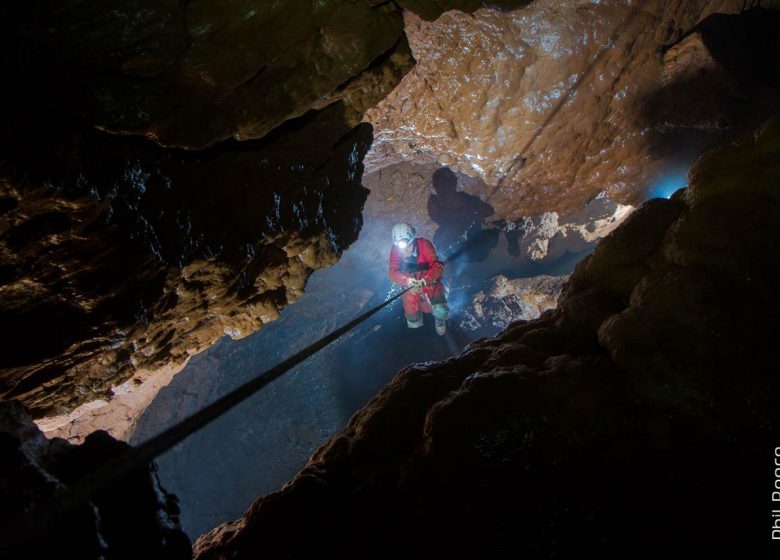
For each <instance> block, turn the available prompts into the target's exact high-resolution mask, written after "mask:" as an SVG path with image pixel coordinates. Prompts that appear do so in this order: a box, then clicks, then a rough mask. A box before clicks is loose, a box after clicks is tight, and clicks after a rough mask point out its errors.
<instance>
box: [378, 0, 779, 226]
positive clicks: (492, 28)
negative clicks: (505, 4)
mask: <svg viewBox="0 0 780 560" xmlns="http://www.w3.org/2000/svg"><path fill="white" fill-rule="evenodd" d="M757 6H763V7H765V8H778V7H780V4H779V3H778V2H776V1H774V0H772V1H767V2H758V1H752V2H743V1H742V0H739V1H737V0H734V1H729V0H723V1H718V2H712V1H708V0H706V1H705V0H677V1H671V2H670V1H662V0H647V1H643V2H631V3H628V2H625V1H624V0H609V1H605V2H590V1H582V2H561V1H559V0H537V1H536V2H534V3H532V4H531V5H529V6H526V7H524V8H522V9H519V10H515V11H505V12H501V11H495V10H490V9H481V10H478V11H476V12H475V13H474V14H473V15H469V14H464V13H461V12H457V11H452V12H447V13H445V14H443V15H442V16H441V17H439V18H438V19H437V20H435V21H426V20H423V19H421V18H419V17H417V16H416V15H415V14H413V13H409V12H407V13H406V14H405V15H404V17H405V21H406V34H407V36H408V39H409V44H410V46H411V49H412V52H413V54H414V57H415V59H416V60H417V61H418V63H417V64H416V65H415V67H414V69H413V70H412V71H411V72H409V73H408V74H407V75H406V76H405V77H404V78H403V80H402V82H401V84H399V86H398V87H397V88H396V89H395V90H394V91H393V92H392V93H391V94H390V95H389V96H388V97H387V98H386V99H384V100H383V101H382V102H381V103H379V104H378V105H377V106H376V107H375V108H373V109H371V110H369V111H368V112H367V113H366V117H365V120H366V121H367V122H370V123H371V124H372V125H373V126H374V136H375V140H374V143H373V144H372V146H371V150H370V151H369V153H368V155H367V157H366V162H365V163H366V170H367V172H368V173H373V172H374V171H376V170H378V169H380V168H384V167H386V166H388V165H392V164H395V163H398V162H400V161H412V162H417V163H431V162H435V163H438V164H440V165H447V166H449V167H451V168H452V169H454V170H457V171H460V172H462V173H464V174H467V175H471V176H474V177H479V178H480V179H482V180H483V181H484V183H485V184H486V185H487V186H488V188H487V189H484V190H475V191H472V194H478V195H479V196H481V197H482V198H483V200H485V201H486V202H489V203H490V204H491V205H492V206H493V207H494V208H495V210H496V216H495V217H496V219H499V218H500V219H505V220H507V221H509V222H515V221H521V220H522V218H523V217H527V216H534V215H539V214H542V213H544V212H553V211H554V212H557V213H559V214H561V215H565V214H570V213H573V212H576V211H577V210H578V209H579V208H581V207H582V205H584V204H585V203H586V202H587V201H588V200H589V199H590V198H591V197H593V196H595V195H596V194H597V193H599V192H601V191H604V192H605V193H606V194H607V195H608V196H609V197H610V198H612V199H613V200H615V201H616V202H618V203H620V204H623V205H632V206H636V205H637V204H638V203H639V202H642V201H643V200H645V199H646V198H647V195H648V191H649V190H650V189H651V188H652V186H653V185H654V184H658V183H661V182H664V181H670V180H676V181H678V183H679V184H678V185H677V186H678V187H680V186H683V185H684V176H685V170H687V168H688V167H689V166H690V164H691V163H692V162H693V161H694V159H695V158H696V157H697V156H698V155H699V154H700V153H701V152H702V151H703V150H704V149H706V148H707V147H708V146H712V145H715V144H716V143H718V142H721V141H723V140H724V139H727V138H733V137H735V135H739V134H742V133H745V132H747V131H750V130H752V128H753V127H754V126H757V125H758V124H759V123H760V122H761V121H763V120H764V119H765V118H766V117H767V116H768V115H771V114H772V112H773V110H774V109H773V108H774V107H775V106H776V105H777V101H778V91H779V90H778V83H777V71H776V70H777V69H776V60H777V52H778V46H777V45H778V41H777V25H776V18H777V15H776V13H774V12H762V11H760V10H754V11H752V13H751V12H747V13H742V15H737V14H740V13H741V12H744V11H745V10H748V9H749V8H751V7H757ZM724 16H727V17H724ZM713 20H715V21H713ZM747 29H751V31H747V32H746V30H747ZM691 34H693V35H695V36H696V37H695V38H694V40H695V41H698V44H699V46H700V49H699V55H698V56H687V55H682V54H681V53H680V50H686V48H685V46H684V45H680V46H677V47H675V45H676V44H677V43H678V42H680V41H681V40H682V41H683V42H685V41H691V38H690V35H691ZM675 49H676V50H675ZM688 50H689V51H690V49H688ZM737 61H739V62H737Z"/></svg>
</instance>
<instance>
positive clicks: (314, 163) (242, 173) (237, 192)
mask: <svg viewBox="0 0 780 560" xmlns="http://www.w3.org/2000/svg"><path fill="white" fill-rule="evenodd" d="M370 139H371V137H370V132H369V131H368V130H367V127H366V126H365V125H362V126H361V127H359V128H358V129H356V130H355V131H354V132H349V128H348V127H347V126H346V125H345V123H344V119H343V109H342V107H341V104H336V105H332V106H330V107H329V108H328V109H326V110H323V111H321V112H318V113H314V114H312V115H310V116H309V117H307V119H305V120H304V121H303V122H298V123H295V126H290V128H289V129H288V130H287V131H285V132H279V133H278V134H277V135H275V136H274V137H273V138H269V139H267V140H263V141H256V142H252V143H249V142H248V143H244V144H242V145H233V146H223V147H218V148H214V149H212V150H209V151H205V152H200V153H197V154H188V153H172V152H170V151H166V150H162V149H160V148H157V147H155V146H154V145H153V144H151V143H148V142H141V141H137V140H130V139H125V138H121V137H106V136H105V135H104V134H101V133H97V132H81V133H65V134H62V133H61V135H60V136H57V135H56V133H52V135H51V136H47V137H45V138H36V137H32V138H30V143H31V144H35V143H36V142H37V141H38V140H40V142H39V143H37V144H36V145H37V147H38V149H40V152H37V153H36V152H35V150H34V149H33V147H32V146H30V145H27V144H26V143H25V142H18V141H17V142H16V143H15V144H11V143H10V142H7V143H5V146H4V147H5V153H6V155H7V156H8V160H7V162H6V165H5V166H4V167H3V168H2V170H1V171H2V173H3V179H2V181H0V188H1V189H2V200H3V201H4V206H5V208H4V210H5V211H4V213H3V214H2V216H0V232H2V234H0V255H1V256H2V264H3V267H2V271H3V273H2V277H0V294H2V304H0V324H2V325H3V330H4V332H6V334H5V341H4V342H5V343H6V344H7V348H8V351H6V352H4V354H3V358H2V361H1V362H2V363H0V371H1V372H2V375H1V376H0V395H3V396H4V397H5V398H19V399H21V400H23V402H24V403H25V404H26V406H28V408H29V409H30V411H31V413H32V414H33V415H34V416H35V417H41V416H53V415H57V414H67V413H69V412H70V411H72V410H73V409H74V408H75V407H77V406H78V405H80V404H83V403H85V402H88V401H93V400H104V401H106V400H109V399H110V398H111V396H112V391H115V390H117V389H113V388H117V387H118V386H119V385H121V384H122V383H124V382H126V381H128V380H130V379H131V378H132V377H133V374H134V372H135V371H136V370H140V369H143V370H147V371H148V370H152V371H153V370H156V369H159V368H163V367H165V366H171V365H175V364H182V363H183V362H184V361H185V360H186V359H187V358H188V357H189V356H190V355H192V354H193V353H196V352H198V351H200V350H202V349H204V348H205V347H207V346H208V345H210V344H212V343H213V342H215V341H216V340H217V339H218V338H220V337H222V336H225V335H229V336H232V337H234V338H238V337H242V336H246V335H247V334H249V333H251V332H253V331H255V330H257V329H258V328H260V326H261V325H263V324H264V323H267V322H269V321H272V320H274V319H275V318H276V317H277V316H278V313H279V309H280V308H281V307H283V306H284V305H286V304H287V303H288V302H290V301H294V300H295V299H296V298H297V297H298V295H299V294H300V293H301V291H302V290H303V286H304V284H305V282H306V278H307V277H308V275H309V274H311V272H312V271H313V270H314V269H316V268H320V267H323V266H328V265H329V264H332V263H333V262H335V260H336V259H337V257H338V254H339V253H340V251H341V250H343V248H344V247H346V246H348V245H349V244H350V243H351V242H352V241H354V240H355V239H356V237H357V232H358V231H359V227H360V209H361V207H362V204H363V201H364V200H365V194H366V191H365V190H364V189H362V188H361V187H360V184H359V182H360V176H361V163H360V160H361V157H362V154H363V153H364V152H365V150H366V149H367V148H368V145H369V143H370ZM140 381H141V380H140V379H137V380H136V382H138V383H140Z"/></svg>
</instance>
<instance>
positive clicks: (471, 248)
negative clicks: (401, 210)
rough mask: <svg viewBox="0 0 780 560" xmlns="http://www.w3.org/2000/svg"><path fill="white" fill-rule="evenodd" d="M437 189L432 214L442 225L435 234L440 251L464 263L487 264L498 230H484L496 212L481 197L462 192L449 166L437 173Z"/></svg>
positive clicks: (431, 216)
mask: <svg viewBox="0 0 780 560" xmlns="http://www.w3.org/2000/svg"><path fill="white" fill-rule="evenodd" d="M433 188H434V190H435V191H436V194H432V195H431V196H430V198H429V199H428V215H429V216H430V218H431V219H432V220H433V221H434V222H436V224H438V226H439V227H438V229H437V230H436V233H434V235H433V243H434V245H436V248H437V250H438V251H439V252H440V253H441V254H443V255H445V256H449V257H451V258H453V259H458V260H459V261H463V262H481V261H484V260H485V259H486V258H487V256H488V254H489V253H490V251H491V250H492V249H493V248H495V246H496V243H498V234H499V232H498V230H485V229H483V227H482V224H483V222H484V221H485V220H486V219H487V218H488V217H489V216H492V215H493V213H494V212H495V211H494V210H493V207H492V206H491V205H490V204H488V203H486V202H483V201H482V200H481V199H480V198H479V197H478V196H474V195H470V194H468V193H465V192H461V191H458V178H457V176H456V175H455V173H453V172H452V171H451V170H450V169H449V168H447V167H442V168H440V169H437V170H436V171H435V172H434V174H433ZM454 250H458V253H457V255H456V254H454V252H453V251H454Z"/></svg>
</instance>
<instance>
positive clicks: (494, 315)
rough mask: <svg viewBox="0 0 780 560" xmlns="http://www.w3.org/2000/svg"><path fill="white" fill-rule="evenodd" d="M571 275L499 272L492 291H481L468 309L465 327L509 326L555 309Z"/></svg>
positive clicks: (502, 327) (474, 328) (473, 328)
mask: <svg viewBox="0 0 780 560" xmlns="http://www.w3.org/2000/svg"><path fill="white" fill-rule="evenodd" d="M567 278H568V277H567V276H546V275H542V276H533V277H531V278H514V279H511V280H510V279H509V278H507V277H506V276H503V275H499V276H496V277H495V278H494V279H493V282H492V286H491V287H490V290H486V291H479V292H477V294H476V295H475V296H474V298H473V300H472V302H471V305H469V308H468V309H467V310H466V312H465V314H464V315H465V319H464V321H463V322H462V324H461V326H462V327H463V328H467V329H471V330H476V329H478V328H479V327H482V326H485V325H491V326H494V327H499V328H501V329H504V328H506V327H507V326H509V325H510V324H512V323H514V322H516V321H531V320H533V319H538V318H539V317H540V316H541V314H542V313H544V312H545V311H549V310H551V309H555V308H556V307H557V305H558V297H559V296H560V295H561V290H562V289H563V284H564V282H566V279H567Z"/></svg>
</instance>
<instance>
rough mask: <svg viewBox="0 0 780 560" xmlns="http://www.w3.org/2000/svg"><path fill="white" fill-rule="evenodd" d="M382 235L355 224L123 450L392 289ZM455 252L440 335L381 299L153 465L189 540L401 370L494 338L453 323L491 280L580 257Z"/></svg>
mask: <svg viewBox="0 0 780 560" xmlns="http://www.w3.org/2000/svg"><path fill="white" fill-rule="evenodd" d="M391 227H392V224H391V223H387V222H386V221H384V220H381V219H374V218H372V217H370V216H367V217H366V222H365V224H364V227H363V229H362V231H361V235H360V238H359V239H358V241H357V242H356V243H355V244H353V245H352V247H350V248H349V249H348V250H347V251H346V252H345V253H344V255H343V257H342V258H341V259H340V260H339V262H338V263H337V264H335V265H334V266H332V267H330V268H327V269H322V270H318V271H316V272H315V273H314V274H313V275H312V276H311V278H310V279H309V281H308V283H307V286H306V290H305V294H304V295H303V296H302V297H301V298H300V299H299V300H298V301H297V302H296V303H294V304H292V305H289V306H288V307H286V308H285V309H284V310H283V311H282V313H281V317H280V318H279V319H278V320H277V321H275V322H273V323H271V324H269V325H268V326H266V327H264V328H263V329H262V330H260V331H259V332H257V333H255V334H254V335H251V336H249V337H247V338H245V339H242V340H238V341H234V340H231V339H229V338H223V339H222V340H220V341H219V342H218V343H217V344H216V345H214V346H213V347H212V348H210V349H209V350H207V351H206V352H204V353H202V354H200V355H197V356H195V357H193V358H192V359H191V360H190V362H189V364H188V366H187V367H186V368H185V369H184V370H183V371H182V372H181V373H180V374H178V375H177V376H176V377H175V378H174V380H173V382H172V383H171V384H170V385H169V386H168V387H166V388H164V389H163V390H162V391H161V392H160V393H159V395H158V396H157V398H156V399H155V401H154V402H153V403H152V404H151V405H150V406H149V407H148V408H147V410H146V411H145V412H144V414H143V415H142V417H141V418H140V420H139V422H138V426H137V428H136V431H135V432H134V434H133V436H132V438H131V443H133V444H139V443H141V442H143V441H146V440H148V439H149V438H150V437H152V436H154V435H156V434H158V433H159V432H161V431H162V430H164V429H166V428H168V427H170V426H172V425H173V424H175V423H177V422H178V421H180V420H182V419H183V418H185V417H187V416H189V415H190V414H192V413H193V412H195V411H197V410H199V409H201V408H203V407H204V406H205V405H207V404H209V403H211V402H213V401H215V400H216V399H218V398H219V397H221V396H222V395H224V394H226V393H227V392H229V391H231V390H233V389H235V388H236V387H238V386H239V385H241V384H243V383H245V382H246V381H247V380H249V379H250V378H252V377H254V376H255V375H257V374H258V373H259V372H261V371H264V370H266V369H268V368H270V367H273V366H274V365H275V364H277V363H279V362H281V361H283V360H284V359H286V358H288V357H289V356H290V355H292V354H294V353H295V352H297V351H299V350H300V349H302V348H304V347H305V346H307V345H309V344H311V343H312V342H314V341H316V340H318V339H319V338H321V337H322V336H323V335H325V334H327V333H329V332H330V331H332V330H333V329H335V328H338V327H340V326H341V325H343V324H345V323H347V322H348V321H350V320H352V319H353V318H354V317H356V316H357V315H359V314H360V313H363V312H365V311H366V310H368V309H370V308H373V307H374V306H375V305H377V304H379V303H381V302H383V301H385V299H387V297H389V296H390V295H391V294H392V293H395V292H396V291H397V290H398V287H394V286H393V285H392V284H391V283H390V281H389V280H388V279H387V256H388V254H389V251H390V247H391V240H390V229H391ZM447 228H449V224H446V220H445V231H449V229H451V228H449V229H447ZM463 233H466V232H463ZM467 247H468V248H467V250H465V251H463V252H459V253H458V254H455V255H454V256H453V258H452V259H451V261H450V262H448V264H447V266H446V268H445V280H446V283H447V285H448V286H449V293H448V303H449V307H450V319H449V321H448V329H447V333H446V334H445V335H444V336H443V337H440V336H437V335H436V333H435V331H434V327H433V319H432V316H430V315H426V317H425V324H424V326H423V328H420V329H408V328H407V327H406V322H405V320H404V318H403V310H402V308H401V304H400V302H396V303H393V304H392V305H390V306H389V307H387V308H385V309H382V310H381V311H379V313H377V314H376V315H374V316H373V317H371V318H369V319H368V320H367V321H365V322H364V323H362V324H361V325H359V326H358V327H356V328H355V329H354V330H353V331H351V332H349V333H347V334H346V335H344V336H342V337H341V338H340V339H338V340H337V341H336V342H334V343H332V344H331V345H330V346H328V347H327V348H325V349H323V350H322V351H320V352H319V353H317V354H316V355H314V356H312V357H311V358H309V359H308V360H307V361H305V362H304V363H303V364H300V365H299V366H297V367H295V368H293V369H292V370H290V371H289V372H288V373H287V374H286V375H284V376H283V377H282V378H280V379H277V380H276V381H274V382H273V383H271V384H270V385H269V386H267V387H265V388H264V389H263V391H261V392H259V393H258V394H256V395H254V396H252V397H251V398H249V399H248V400H247V401H245V402H243V403H241V404H240V405H238V406H237V407H235V408H234V409H233V410H231V411H230V412H228V413H227V414H225V415H224V416H223V417H221V418H219V419H217V420H216V421H215V422H213V423H212V424H210V425H209V426H207V427H205V428H203V429H202V430H200V431H199V432H197V433H195V434H193V435H192V436H190V437H189V438H187V439H186V440H184V441H183V442H181V443H180V444H178V445H176V446H175V447H174V448H173V449H172V450H171V451H169V452H167V453H165V454H163V455H162V456H161V457H160V458H159V459H158V465H159V475H160V479H161V481H162V483H163V485H164V486H165V487H166V488H167V489H169V490H170V491H171V492H173V493H175V494H176V495H177V496H178V497H179V500H180V504H181V509H182V515H181V521H182V526H183V528H184V530H185V531H186V532H187V533H188V534H189V535H190V537H192V538H195V537H197V536H198V535H200V534H202V533H204V532H206V531H208V530H209V529H211V528H213V527H214V526H216V525H217V524H218V523H220V522H222V521H226V520H228V519H233V518H235V517H238V516H240V515H241V514H242V513H243V512H244V510H245V509H246V508H247V507H248V506H249V505H250V504H251V502H252V501H253V500H254V499H255V498H256V497H257V496H261V495H264V494H268V493H270V492H273V491H276V490H278V489H280V488H281V486H282V484H284V483H285V482H286V481H288V480H289V479H290V478H291V477H292V476H293V475H294V474H295V473H296V472H297V471H298V470H300V468H302V467H303V465H304V464H305V463H306V461H307V459H308V458H309V457H310V456H311V454H312V453H313V452H314V451H315V450H316V449H317V448H318V447H319V446H320V445H321V444H323V443H324V442H325V441H327V439H329V438H330V437H331V436H332V435H333V434H334V433H335V432H337V431H338V430H340V429H341V428H343V427H344V425H345V424H346V422H347V421H348V420H349V418H350V417H351V415H352V414H353V413H354V412H355V411H357V410H358V409H359V408H361V407H362V406H363V405H365V404H366V402H368V400H370V399H371V397H373V396H374V395H375V394H376V393H377V392H378V391H379V390H380V389H381V388H382V387H383V386H384V385H385V384H386V383H388V382H389V381H390V380H391V379H392V378H393V376H394V375H395V374H396V373H397V372H398V371H399V370H400V369H402V368H403V367H404V366H406V365H409V364H412V363H419V362H427V361H441V360H445V359H447V358H450V357H452V356H457V355H458V354H460V353H461V352H462V350H463V349H464V348H465V346H466V345H467V344H469V343H470V342H473V341H474V340H477V339H478V338H481V337H484V336H493V335H494V334H496V333H497V332H498V330H499V327H498V326H493V325H490V324H486V325H481V326H479V327H478V328H474V326H473V325H471V326H467V325H466V323H465V321H464V311H465V309H466V307H467V306H468V304H469V302H470V301H471V299H472V297H473V295H474V294H475V293H476V292H478V291H479V290H483V289H485V288H486V287H487V285H488V284H489V283H490V280H491V278H492V277H494V276H495V275H496V274H498V273H504V274H506V273H508V272H510V271H512V272H513V274H512V275H513V276H515V277H517V276H522V275H529V276H530V275H538V274H544V273H551V274H565V273H568V272H570V271H571V269H572V268H573V266H574V264H576V262H577V261H578V260H579V259H581V258H582V257H583V256H584V255H585V254H587V252H588V251H583V252H581V253H576V254H567V255H566V257H565V258H561V259H557V260H556V261H554V262H552V263H551V264H549V265H546V266H544V265H539V264H535V265H530V266H527V267H526V268H527V269H526V270H519V269H518V268H517V261H516V259H515V257H514V256H513V255H512V254H511V252H510V247H509V246H508V243H507V238H506V236H504V235H500V236H499V235H498V232H497V231H496V230H493V231H490V230H487V234H485V235H477V236H476V240H473V241H472V242H471V243H469V244H468V246H467ZM445 257H446V255H445Z"/></svg>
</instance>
